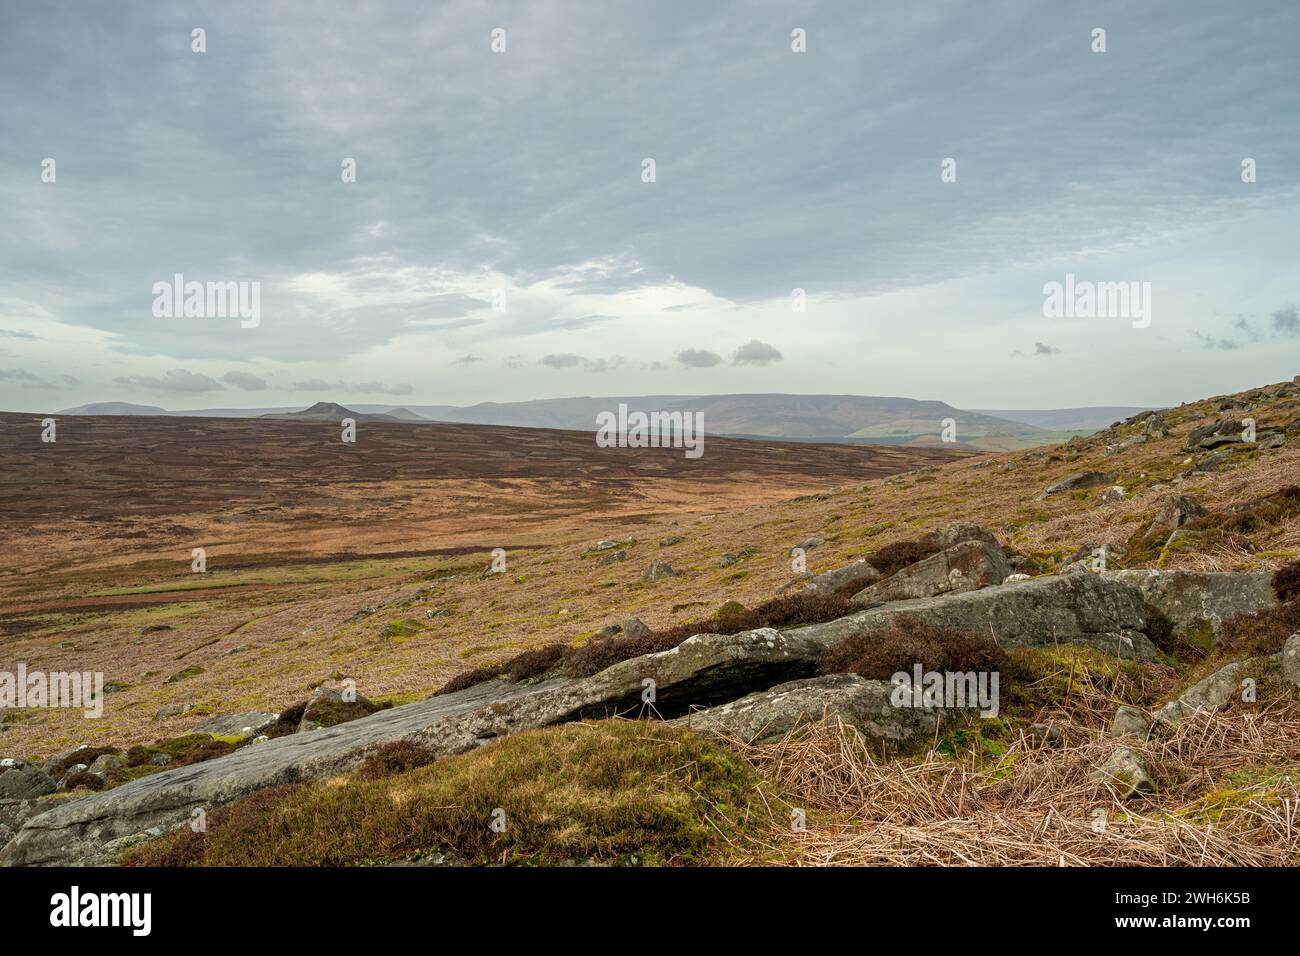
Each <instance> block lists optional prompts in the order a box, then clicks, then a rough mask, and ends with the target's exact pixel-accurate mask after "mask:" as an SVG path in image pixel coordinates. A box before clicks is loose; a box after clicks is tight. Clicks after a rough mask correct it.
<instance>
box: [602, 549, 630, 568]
mask: <svg viewBox="0 0 1300 956" xmlns="http://www.w3.org/2000/svg"><path fill="white" fill-rule="evenodd" d="M626 560H627V552H626V551H623V550H621V549H620V550H618V551H614V552H612V553H610V554H607V555H605V556H604V557H603V558H601V559H600V564H601V565H606V564H617V563H618V562H619V561H626Z"/></svg>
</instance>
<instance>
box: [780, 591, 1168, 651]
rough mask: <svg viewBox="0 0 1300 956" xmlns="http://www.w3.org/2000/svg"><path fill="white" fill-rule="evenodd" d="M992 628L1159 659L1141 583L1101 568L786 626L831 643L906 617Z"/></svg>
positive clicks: (1006, 637)
mask: <svg viewBox="0 0 1300 956" xmlns="http://www.w3.org/2000/svg"><path fill="white" fill-rule="evenodd" d="M907 619H911V620H917V621H921V622H923V623H925V624H929V625H932V626H935V627H940V628H945V629H949V630H955V631H967V632H971V633H976V634H986V635H988V636H989V637H990V638H992V639H993V640H995V641H996V642H997V643H998V644H1000V645H1002V646H1003V647H1044V646H1050V645H1053V644H1080V645H1084V646H1088V647H1094V648H1096V649H1097V650H1099V651H1103V652H1105V653H1107V654H1117V655H1119V656H1121V657H1126V658H1136V659H1138V660H1152V659H1153V658H1154V657H1155V656H1156V647H1155V645H1154V644H1152V643H1151V640H1150V638H1149V637H1148V636H1147V633H1146V632H1147V628H1148V626H1149V623H1150V622H1149V619H1148V612H1147V610H1146V607H1145V605H1144V603H1143V600H1142V594H1141V592H1140V591H1138V589H1137V588H1135V587H1133V586H1131V585H1128V584H1125V583H1123V582H1121V581H1116V580H1113V579H1111V578H1109V577H1102V576H1101V575H1097V574H1068V575H1054V576H1051V577H1038V578H1030V579H1029V580H1027V581H1016V582H1013V583H1009V584H1002V585H999V586H998V587H990V588H984V589H982V590H979V591H966V592H963V593H960V594H944V595H940V596H939V597H931V598H920V599H917V600H913V601H898V602H895V603H892V604H885V605H882V606H880V607H875V608H871V609H869V610H865V611H859V612H858V613H856V614H850V615H848V616H847V617H842V618H839V619H838V620H835V621H827V622H826V623H824V624H809V625H806V626H804V627H801V628H796V629H793V630H791V631H788V632H786V633H787V634H788V635H791V636H795V635H797V636H800V637H803V638H806V639H810V640H813V641H816V642H818V643H821V644H824V645H827V646H830V645H833V644H836V643H838V642H839V641H842V640H844V639H846V638H848V637H852V636H855V635H858V634H870V633H874V632H877V631H881V630H885V629H887V628H889V627H892V626H893V625H895V624H896V623H898V622H899V621H900V620H907Z"/></svg>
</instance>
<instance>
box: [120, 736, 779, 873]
mask: <svg viewBox="0 0 1300 956" xmlns="http://www.w3.org/2000/svg"><path fill="white" fill-rule="evenodd" d="M757 786H758V780H757V778H756V777H755V775H754V772H753V771H752V770H751V769H750V768H749V767H748V765H746V764H745V763H744V762H743V761H742V760H741V759H740V758H739V757H738V756H736V755H735V754H733V753H731V752H730V751H727V750H725V749H724V748H722V747H721V746H719V745H716V744H713V743H711V742H709V741H706V740H704V739H702V738H700V737H696V736H694V735H692V734H689V733H687V732H685V731H682V730H679V729H677V728H670V727H667V726H665V725H663V724H648V723H644V722H637V721H596V722H592V723H581V724H565V725H563V726H560V727H554V728H546V729H542V730H533V731H526V732H524V733H520V734H515V735H512V736H510V737H507V738H504V739H503V740H500V741H498V742H496V743H494V744H492V745H491V746H489V747H483V748H481V749H479V750H475V751H473V752H471V753H467V754H462V755H460V756H455V757H448V758H445V759H442V760H439V761H437V762H435V763H433V764H429V765H427V766H422V767H418V768H416V769H414V770H410V771H407V772H404V773H396V774H393V775H390V776H385V777H382V778H380V779H362V777H361V775H359V774H358V775H354V776H353V777H351V778H348V779H346V780H343V781H334V782H331V783H313V784H305V785H300V786H298V787H293V788H287V789H285V790H282V791H280V792H278V793H270V794H263V795H256V796H254V797H253V798H250V799H249V800H246V801H242V802H241V803H239V804H235V805H233V806H232V807H228V808H222V809H220V810H218V811H216V812H214V813H213V814H211V815H210V816H209V821H208V822H209V827H208V832H207V833H206V834H194V833H192V832H190V831H189V830H188V829H185V828H182V829H181V830H180V831H177V832H176V833H174V834H172V835H170V836H168V837H165V838H163V839H162V840H159V841H157V842H155V843H152V844H147V845H145V846H143V847H138V848H135V849H133V850H131V851H128V856H127V862H130V863H135V864H145V865H150V864H162V865H166V864H178V863H181V864H183V863H195V864H203V865H216V866H220V865H240V866H277V865H278V866H285V865H296V866H338V865H349V864H363V863H374V862H385V861H391V860H397V859H402V858H407V857H412V856H416V855H419V854H424V853H432V852H450V853H454V854H456V855H457V856H459V857H461V858H463V859H465V860H467V861H469V862H471V863H477V864H484V863H490V862H504V863H507V864H539V865H545V864H554V863H559V862H563V861H567V860H594V861H599V862H605V863H614V864H630V865H660V864H700V863H716V862H720V861H723V860H725V859H726V858H727V857H728V855H729V854H730V853H731V852H732V848H733V846H734V847H738V846H740V845H742V844H745V843H746V841H745V839H744V837H745V835H746V833H747V832H749V830H750V828H751V827H753V826H755V825H756V824H755V822H754V821H756V820H757V819H758V815H759V814H764V815H765V814H766V810H765V809H764V806H765V805H764V803H763V800H762V798H761V797H759V795H758V789H757ZM767 799H768V800H772V799H773V797H772V795H771V793H770V791H769V792H768V797H767ZM778 812H779V811H778ZM494 819H495V820H498V821H501V822H503V823H504V829H500V828H498V829H500V832H496V831H494V830H493V828H492V826H491V824H492V823H493V821H494ZM751 848H752V847H751Z"/></svg>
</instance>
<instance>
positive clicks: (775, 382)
mask: <svg viewBox="0 0 1300 956" xmlns="http://www.w3.org/2000/svg"><path fill="white" fill-rule="evenodd" d="M1246 11H1249V12H1246ZM196 28H201V29H202V30H204V31H205V34H204V40H205V44H206V52H195V51H194V49H193V46H194V44H195V41H194V39H193V37H194V34H193V31H194V30H195V29H196ZM1096 28H1102V29H1104V30H1105V47H1106V49H1105V52H1104V53H1103V52H1094V50H1093V47H1094V46H1095V45H1096V41H1095V40H1094V37H1093V31H1094V29H1096ZM498 29H500V30H504V31H505V32H504V46H505V48H504V51H502V52H495V51H494V50H493V31H494V30H498ZM796 30H802V31H804V36H806V52H795V51H794V50H793V49H792V45H797V43H796V42H795V41H794V40H792V31H796ZM498 36H500V35H499V34H498ZM1298 40H1300V4H1297V3H1295V2H1294V0H1274V2H1270V0H1258V2H1252V3H1250V4H1245V5H1242V4H1235V3H1230V2H1226V0H1224V2H1217V3H1209V2H1200V0H1177V2H1153V3H1143V4H1133V3H1131V2H1088V3H1079V2H1066V0H1060V2H1056V0H1050V2H1043V0H1025V2H1004V3H994V2H974V0H966V2H942V0H922V2H919V3H913V4H904V5H899V4H880V3H862V2H860V0H852V2H850V0H845V2H836V3H830V2H826V3H817V2H806V3H799V2H784V3H775V2H773V3H763V2H755V0H747V2H744V3H739V2H737V3H727V2H718V3H707V4H701V3H699V2H687V3H671V2H662V0H655V2H652V3H646V2H620V0H613V2H601V3H594V2H588V3H566V2H550V0H528V2H523V0H516V2H496V3H493V2H482V0H480V2H470V3H459V2H445V3H444V2H429V0H418V2H409V3H404V2H373V3H359V4H358V3H348V4H336V5H320V4H315V3H312V4H306V3H304V4H296V3H291V2H277V3H274V4H269V3H263V2H241V0H233V2H231V0H222V2H212V3H184V2H180V3H168V4H152V3H140V2H137V3H114V4H106V3H98V2H97V3H85V4H81V3H59V4H43V5H36V4H17V3H6V4H3V5H0V408H4V409H15V410H30V411H44V410H52V409H57V408H62V407H64V406H68V405H73V404H79V403H82V402H91V401H108V400H124V401H134V402H141V403H146V404H159V405H163V406H166V407H169V408H200V407H218V406H240V405H243V406H249V405H257V406H264V405H291V404H299V403H301V404H306V403H309V402H313V401H316V400H319V399H329V400H335V401H342V402H392V403H394V404H422V403H455V404H467V403H472V402H479V401H516V400H525V399H532V398H548V397H561V396H569V395H600V394H638V393H654V394H665V393H684V394H692V393H718V392H765V391H783V392H805V393H807V392H845V393H856V394H868V395H907V396H911V397H915V398H925V399H930V398H933V399H942V400H946V401H949V402H951V403H953V404H955V405H958V406H965V407H998V408H1011V407H1027V408H1041V407H1056V406H1069V405H1089V404H1096V405H1102V404H1106V405H1109V404H1173V403H1177V402H1179V401H1183V400H1191V399H1195V398H1199V397H1203V396H1205V395H1208V394H1214V393H1220V392H1225V391H1231V390H1237V389H1241V388H1245V387H1249V386H1252V385H1256V384H1262V383H1265V382H1272V381H1278V380H1281V379H1284V378H1290V377H1291V376H1292V375H1294V374H1296V373H1300V318H1298V317H1297V312H1296V308H1297V306H1300V268H1297V261H1298V260H1297V249H1300V97H1297V95H1296V81H1297V78H1298V76H1297V66H1296V64H1297V52H1296V49H1297V41H1298ZM499 45H500V41H498V46H499ZM949 158H950V159H953V160H955V172H956V177H955V178H956V181H955V182H945V181H943V180H944V177H943V176H942V172H943V163H944V160H945V159H949ZM1247 158H1249V159H1252V160H1254V166H1255V170H1256V181H1255V182H1251V183H1246V182H1243V174H1242V164H1243V160H1244V159H1247ZM49 159H52V160H54V164H53V166H52V168H51V167H50V164H48V163H46V160H49ZM647 159H652V160H653V161H654V177H653V181H652V182H647V181H645V180H646V179H647V178H648V177H647V174H646V172H645V170H646V166H647V164H646V163H645V160H647ZM345 160H354V161H355V169H356V181H355V182H344V181H343V180H344V174H343V166H344V161H345ZM50 173H53V175H52V176H51V175H50ZM51 178H52V179H53V180H54V181H52V182H50V181H46V180H48V179H51ZM949 178H951V177H949ZM177 273H179V274H182V275H183V276H184V277H185V279H186V280H187V281H198V282H247V283H252V282H257V283H259V289H260V321H259V323H258V324H257V326H256V327H254V328H243V327H241V323H240V321H239V319H238V318H230V317H220V316H207V317H189V318H186V317H183V316H181V317H176V318H172V317H167V316H163V317H159V316H156V315H155V314H154V313H155V309H154V305H155V294H154V291H153V290H154V285H155V283H159V282H168V283H170V282H171V281H172V280H173V276H174V275H176V274H177ZM1067 273H1072V274H1074V275H1075V276H1076V278H1077V279H1079V280H1085V281H1098V282H1101V281H1125V282H1128V281H1132V282H1149V283H1150V289H1151V314H1150V323H1149V325H1147V326H1146V327H1135V324H1137V325H1141V323H1140V322H1138V323H1135V322H1134V321H1130V320H1129V319H1128V318H1124V317H1119V318H1115V317H1087V316H1075V317H1046V316H1045V315H1044V292H1043V287H1044V284H1045V283H1048V282H1052V281H1058V282H1063V281H1064V280H1065V276H1066V274H1067ZM796 289H801V290H803V293H804V299H803V304H804V306H805V308H806V311H802V312H799V311H796V309H795V305H796V300H797V296H796V295H795V294H794V290H796Z"/></svg>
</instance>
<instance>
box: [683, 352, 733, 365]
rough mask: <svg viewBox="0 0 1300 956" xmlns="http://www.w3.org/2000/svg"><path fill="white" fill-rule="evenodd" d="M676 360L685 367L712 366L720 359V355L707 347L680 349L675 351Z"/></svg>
mask: <svg viewBox="0 0 1300 956" xmlns="http://www.w3.org/2000/svg"><path fill="white" fill-rule="evenodd" d="M677 361H679V362H681V363H682V364H683V365H685V366H686V367H687V368H712V367H713V366H715V365H717V364H718V363H719V362H721V361H722V356H721V355H719V354H718V353H717V352H710V351H708V350H707V349H682V351H680V352H678V353H677Z"/></svg>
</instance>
